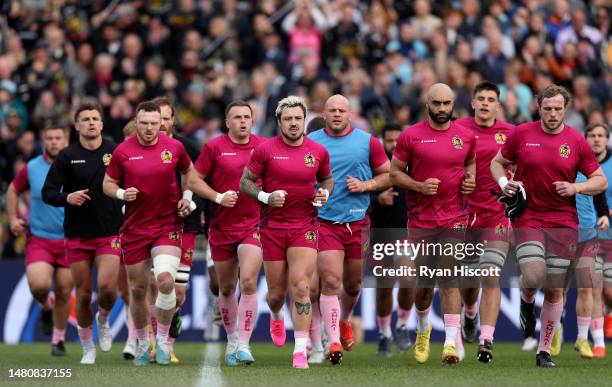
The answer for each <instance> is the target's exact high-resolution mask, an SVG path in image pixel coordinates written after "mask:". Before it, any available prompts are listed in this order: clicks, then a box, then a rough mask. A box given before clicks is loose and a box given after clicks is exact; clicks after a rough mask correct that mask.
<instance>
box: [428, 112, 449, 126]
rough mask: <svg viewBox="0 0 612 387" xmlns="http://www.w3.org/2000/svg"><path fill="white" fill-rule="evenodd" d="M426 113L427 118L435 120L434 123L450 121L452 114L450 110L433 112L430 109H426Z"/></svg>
mask: <svg viewBox="0 0 612 387" xmlns="http://www.w3.org/2000/svg"><path fill="white" fill-rule="evenodd" d="M427 114H428V115H429V118H431V120H432V121H433V122H435V123H436V124H446V123H447V122H448V121H450V119H451V117H452V116H453V111H452V110H451V111H450V112H449V113H438V114H436V113H434V112H433V111H432V110H431V109H429V108H428V109H427Z"/></svg>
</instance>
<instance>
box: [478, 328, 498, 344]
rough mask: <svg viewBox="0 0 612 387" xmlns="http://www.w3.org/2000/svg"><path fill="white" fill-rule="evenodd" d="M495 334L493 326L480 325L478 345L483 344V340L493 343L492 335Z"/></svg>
mask: <svg viewBox="0 0 612 387" xmlns="http://www.w3.org/2000/svg"><path fill="white" fill-rule="evenodd" d="M494 332H495V327H494V326H493V325H481V326H480V337H479V339H478V340H479V341H480V344H484V341H485V340H489V341H490V342H493V333H494Z"/></svg>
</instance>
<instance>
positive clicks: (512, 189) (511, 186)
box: [502, 180, 519, 197]
mask: <svg viewBox="0 0 612 387" xmlns="http://www.w3.org/2000/svg"><path fill="white" fill-rule="evenodd" d="M518 186H519V183H518V182H517V181H514V180H510V181H509V182H508V184H506V186H505V187H504V189H503V190H502V192H503V194H504V195H505V196H509V197H512V196H514V195H516V192H517V191H518Z"/></svg>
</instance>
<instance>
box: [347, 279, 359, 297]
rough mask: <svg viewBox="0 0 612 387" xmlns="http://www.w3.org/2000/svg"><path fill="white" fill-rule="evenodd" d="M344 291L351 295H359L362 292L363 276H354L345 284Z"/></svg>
mask: <svg viewBox="0 0 612 387" xmlns="http://www.w3.org/2000/svg"><path fill="white" fill-rule="evenodd" d="M344 291H345V292H346V294H348V295H349V296H351V297H357V296H358V295H359V293H361V278H353V279H351V280H350V281H347V282H346V283H345V284H344Z"/></svg>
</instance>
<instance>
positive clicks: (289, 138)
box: [280, 130, 304, 141]
mask: <svg viewBox="0 0 612 387" xmlns="http://www.w3.org/2000/svg"><path fill="white" fill-rule="evenodd" d="M280 132H281V134H282V135H283V137H285V138H286V139H287V140H289V141H297V140H299V139H300V138H302V137H304V131H303V130H302V132H301V133H299V134H297V135H296V136H295V138H294V137H292V135H291V134H290V133H285V132H284V131H283V130H281V131H280Z"/></svg>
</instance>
